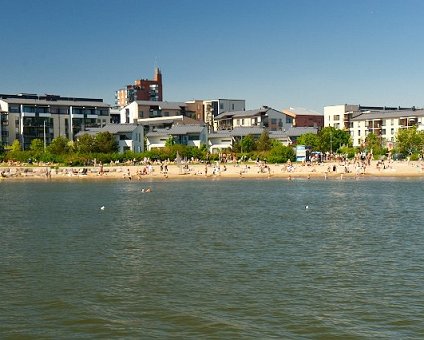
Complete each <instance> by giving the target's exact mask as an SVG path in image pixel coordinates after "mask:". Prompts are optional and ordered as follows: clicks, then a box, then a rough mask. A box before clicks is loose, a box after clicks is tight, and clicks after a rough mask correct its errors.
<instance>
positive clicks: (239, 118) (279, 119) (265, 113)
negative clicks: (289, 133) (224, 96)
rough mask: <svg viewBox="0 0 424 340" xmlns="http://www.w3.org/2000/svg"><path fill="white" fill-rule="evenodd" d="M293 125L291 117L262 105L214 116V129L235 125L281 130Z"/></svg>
mask: <svg viewBox="0 0 424 340" xmlns="http://www.w3.org/2000/svg"><path fill="white" fill-rule="evenodd" d="M292 126H293V124H292V118H291V117H290V116H288V115H286V114H284V113H282V112H281V111H278V110H275V109H272V108H270V107H268V106H263V107H261V108H259V109H255V110H246V111H234V112H223V113H221V114H219V115H218V116H216V117H215V128H216V130H231V129H234V128H237V127H260V128H267V129H268V130H269V131H282V130H285V129H289V128H291V127H292Z"/></svg>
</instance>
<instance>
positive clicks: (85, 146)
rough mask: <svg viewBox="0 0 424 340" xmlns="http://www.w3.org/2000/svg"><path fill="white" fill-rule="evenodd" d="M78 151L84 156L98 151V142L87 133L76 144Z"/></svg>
mask: <svg viewBox="0 0 424 340" xmlns="http://www.w3.org/2000/svg"><path fill="white" fill-rule="evenodd" d="M75 146H76V150H77V151H78V152H79V153H82V154H88V153H92V152H95V151H96V141H95V138H94V137H93V136H92V135H89V134H88V133H85V134H83V135H81V136H80V137H79V138H78V139H77V141H76V143H75Z"/></svg>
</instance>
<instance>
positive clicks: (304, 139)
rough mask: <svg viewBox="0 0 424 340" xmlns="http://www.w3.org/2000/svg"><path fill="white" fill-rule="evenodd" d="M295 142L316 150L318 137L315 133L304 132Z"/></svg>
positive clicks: (318, 143)
mask: <svg viewBox="0 0 424 340" xmlns="http://www.w3.org/2000/svg"><path fill="white" fill-rule="evenodd" d="M297 144H299V145H306V146H310V147H311V148H312V150H318V149H319V146H320V139H319V136H318V135H317V134H316V133H305V134H303V135H301V136H299V138H298V139H297Z"/></svg>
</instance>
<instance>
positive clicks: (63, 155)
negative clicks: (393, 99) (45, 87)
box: [0, 127, 424, 165]
mask: <svg viewBox="0 0 424 340" xmlns="http://www.w3.org/2000/svg"><path fill="white" fill-rule="evenodd" d="M297 144H301V145H306V146H308V147H310V148H311V149H312V150H313V151H321V152H324V153H325V152H330V153H337V152H340V153H343V154H347V155H348V156H349V157H353V156H354V155H355V154H356V153H357V152H361V151H371V152H372V153H373V154H374V156H375V157H379V156H381V155H386V154H387V152H388V150H387V149H386V148H384V147H382V140H381V139H380V138H379V137H378V136H376V135H374V134H372V133H370V134H368V136H367V137H366V139H365V143H364V145H362V146H361V147H359V148H353V147H352V143H351V140H350V135H349V133H348V132H346V131H343V130H339V129H335V128H333V127H325V128H323V129H321V130H320V131H319V132H318V134H313V133H306V134H304V135H302V136H300V137H299V138H298V139H297ZM423 151H424V132H423V131H418V130H417V129H416V128H411V129H402V130H399V132H398V135H397V143H396V149H395V150H394V152H396V153H399V154H402V155H404V156H408V155H409V156H411V158H412V159H414V158H418V157H420V156H421V155H422V153H423ZM228 152H231V153H233V154H234V153H235V154H236V156H237V158H239V159H240V158H243V159H249V158H250V159H258V158H259V159H261V160H264V159H266V160H267V161H269V162H270V163H285V162H287V161H288V160H291V161H294V160H295V158H296V154H295V151H294V149H293V147H288V146H284V145H282V144H281V143H280V142H279V141H276V140H273V139H270V137H269V133H268V131H267V130H264V132H263V133H262V134H261V136H260V137H259V138H255V137H254V136H252V135H247V136H244V137H243V138H240V140H238V141H236V142H235V145H234V147H233V149H232V150H228ZM177 153H178V154H179V155H180V156H181V157H182V158H188V159H190V158H195V159H199V160H204V161H208V160H216V159H218V155H213V154H212V155H211V154H209V152H208V150H207V146H206V145H203V146H202V147H201V148H200V149H199V148H197V147H190V146H185V145H180V144H176V143H175V140H174V139H172V138H169V140H168V141H167V143H166V147H165V148H162V149H155V150H152V151H146V152H143V153H133V152H126V153H124V154H120V153H118V144H117V142H116V140H115V138H114V136H113V135H112V134H110V133H109V132H102V133H98V134H97V135H95V136H92V135H89V134H85V135H82V136H81V137H80V138H79V139H78V140H77V141H75V142H72V141H69V140H68V139H67V138H65V137H57V138H55V139H53V141H52V142H51V143H50V144H49V145H48V146H47V147H46V148H45V146H44V143H43V141H41V140H40V139H35V140H33V141H32V143H31V146H30V149H29V150H27V151H22V150H21V145H20V143H19V141H17V140H16V141H15V142H14V143H13V144H12V146H11V147H9V148H7V150H6V152H3V153H2V154H1V153H0V157H1V158H3V159H4V160H15V161H21V162H27V161H28V160H37V161H43V162H53V163H62V164H74V165H83V164H87V163H88V162H89V161H90V160H92V159H94V158H96V159H97V160H98V161H102V162H104V163H107V162H110V161H126V160H134V159H135V160H141V159H143V158H145V157H147V158H150V159H158V160H166V159H175V157H176V155H177Z"/></svg>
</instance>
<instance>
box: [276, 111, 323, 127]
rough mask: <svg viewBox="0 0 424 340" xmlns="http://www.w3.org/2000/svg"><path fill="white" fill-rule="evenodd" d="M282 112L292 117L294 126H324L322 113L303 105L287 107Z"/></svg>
mask: <svg viewBox="0 0 424 340" xmlns="http://www.w3.org/2000/svg"><path fill="white" fill-rule="evenodd" d="M282 112H283V113H284V114H286V115H287V116H289V117H292V119H293V126H295V127H316V128H318V129H320V128H322V127H323V126H324V115H323V114H322V113H319V112H316V111H313V110H309V109H305V108H303V107H289V108H287V109H284V110H282Z"/></svg>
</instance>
